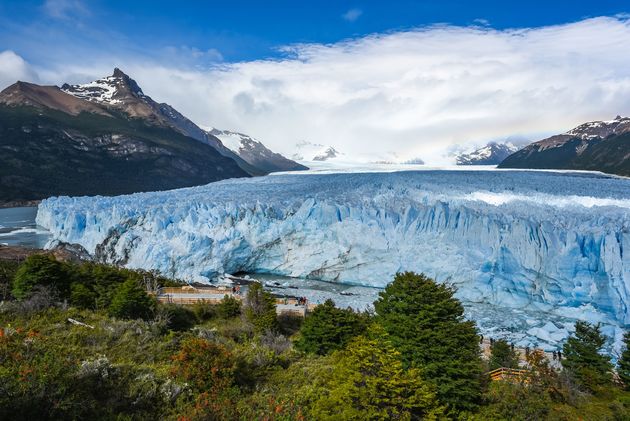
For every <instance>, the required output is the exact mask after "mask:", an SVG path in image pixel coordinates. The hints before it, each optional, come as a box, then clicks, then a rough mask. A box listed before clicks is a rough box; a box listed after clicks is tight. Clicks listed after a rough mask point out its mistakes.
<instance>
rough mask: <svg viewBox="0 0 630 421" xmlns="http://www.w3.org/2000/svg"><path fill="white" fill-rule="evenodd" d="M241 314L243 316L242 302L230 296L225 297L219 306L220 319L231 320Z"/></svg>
mask: <svg viewBox="0 0 630 421" xmlns="http://www.w3.org/2000/svg"><path fill="white" fill-rule="evenodd" d="M274 311H275V310H274ZM239 314H241V302H240V301H239V300H237V299H236V298H234V297H232V296H230V295H226V296H224V297H223V299H222V300H221V301H220V302H219V304H217V315H218V316H219V317H222V318H224V319H230V318H232V317H236V316H238V315H239Z"/></svg>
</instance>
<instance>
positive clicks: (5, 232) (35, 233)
mask: <svg viewBox="0 0 630 421" xmlns="http://www.w3.org/2000/svg"><path fill="white" fill-rule="evenodd" d="M36 216H37V207H24V208H5V209H0V244H2V245H7V246H22V247H29V248H43V247H44V245H46V242H47V241H48V240H49V239H50V233H49V232H48V231H46V230H45V229H43V228H42V227H39V226H37V224H36V223H35V217H36Z"/></svg>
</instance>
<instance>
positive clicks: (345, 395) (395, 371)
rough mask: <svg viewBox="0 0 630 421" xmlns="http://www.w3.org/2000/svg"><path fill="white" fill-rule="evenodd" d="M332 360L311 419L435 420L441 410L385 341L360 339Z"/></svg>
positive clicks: (429, 390)
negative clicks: (326, 385)
mask: <svg viewBox="0 0 630 421" xmlns="http://www.w3.org/2000/svg"><path fill="white" fill-rule="evenodd" d="M333 357H337V361H336V363H335V365H334V371H333V374H332V380H331V381H330V383H329V384H328V387H327V392H325V393H323V396H321V397H320V399H318V400H316V401H315V402H314V404H313V409H312V415H313V419H322V420H326V419H328V420H354V419H357V420H408V419H428V420H430V419H438V418H441V417H440V416H441V415H443V414H442V411H443V408H442V407H440V405H439V404H438V400H437V398H436V396H435V392H434V391H433V388H432V387H431V386H429V385H428V384H427V383H425V382H424V381H423V380H422V378H421V377H420V374H419V372H418V370H416V369H410V370H404V369H403V365H402V362H401V361H400V353H399V352H397V351H396V350H395V349H394V348H393V347H392V345H391V343H389V342H388V341H386V340H382V339H381V338H374V339H370V338H366V337H364V336H359V337H357V338H355V339H353V340H352V341H351V342H350V343H349V344H348V346H347V348H346V349H345V350H343V351H340V352H339V353H338V354H336V355H333Z"/></svg>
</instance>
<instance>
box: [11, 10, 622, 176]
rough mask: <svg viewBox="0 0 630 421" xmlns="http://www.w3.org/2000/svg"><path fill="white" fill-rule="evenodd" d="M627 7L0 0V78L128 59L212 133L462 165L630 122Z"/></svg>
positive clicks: (153, 89)
mask: <svg viewBox="0 0 630 421" xmlns="http://www.w3.org/2000/svg"><path fill="white" fill-rule="evenodd" d="M629 13H630V4H628V3H627V2H620V1H610V0H600V1H597V2H590V1H589V2H586V1H584V2H578V1H573V2H570V1H544V2H543V1H538V0H533V1H528V2H505V1H503V2H498V1H482V2H479V1H478V2H467V1H461V0H443V1H439V2H434V1H387V2H385V1H383V2H376V1H352V2H350V1H337V2H332V1H318V2H310V1H299V0H294V1H262V0H261V1H220V2H219V1H203V2H202V1H183V0H182V1H179V2H165V1H124V2H123V1H105V0H92V1H89V0H20V1H12V0H11V1H7V0H0V87H2V86H7V85H9V84H11V83H13V82H15V81H16V80H26V81H31V82H36V83H42V84H56V85H61V84H62V83H64V82H69V83H85V82H88V81H91V80H95V79H97V78H99V77H103V76H106V75H109V74H111V72H112V70H113V68H114V67H119V68H122V69H123V70H124V71H125V72H127V73H128V74H129V75H130V76H132V77H133V78H134V79H136V80H137V82H138V83H139V84H140V86H141V87H142V88H143V90H144V92H145V94H148V95H150V96H151V97H153V98H154V99H156V100H157V101H160V102H167V103H169V104H171V105H173V106H174V107H175V108H176V109H178V110H179V111H180V112H182V113H183V114H184V115H186V116H188V117H189V118H191V119H192V120H193V121H194V122H196V123H197V124H199V125H201V126H204V127H217V128H220V129H229V130H236V131H241V132H244V133H247V134H249V135H252V136H254V137H257V138H258V139H260V140H261V141H263V143H265V144H267V145H268V146H269V147H271V148H272V149H273V150H276V151H278V152H281V153H284V154H285V155H288V156H291V155H292V153H294V152H295V151H296V148H295V145H296V143H299V142H304V141H308V142H312V143H317V144H321V145H330V146H334V147H335V148H336V149H338V150H339V151H341V152H342V153H345V157H346V158H348V159H349V160H362V161H365V160H377V161H382V160H389V161H404V160H409V159H416V158H420V159H423V160H424V161H425V162H428V163H436V164H441V163H448V162H451V161H452V153H453V151H454V150H470V149H471V148H474V147H477V146H482V145H484V144H485V143H486V142H488V141H503V140H530V141H533V140H538V139H541V138H542V137H544V136H547V135H549V134H553V133H560V132H564V131H566V130H569V129H571V128H572V127H574V126H575V125H577V124H580V123H582V122H585V121H590V120H599V119H604V120H605V119H611V118H613V117H614V116H616V115H618V114H621V115H630V54H628V51H630V14H629Z"/></svg>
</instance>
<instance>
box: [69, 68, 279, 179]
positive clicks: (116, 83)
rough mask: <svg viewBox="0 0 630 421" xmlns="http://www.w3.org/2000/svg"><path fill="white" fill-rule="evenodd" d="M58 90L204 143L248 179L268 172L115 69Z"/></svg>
mask: <svg viewBox="0 0 630 421" xmlns="http://www.w3.org/2000/svg"><path fill="white" fill-rule="evenodd" d="M61 90H62V91H64V92H65V93H67V94H70V95H72V96H74V97H76V98H79V99H83V100H86V101H90V102H93V103H97V104H100V105H102V106H103V107H106V108H109V109H115V110H118V111H122V112H123V113H125V114H126V115H128V116H129V117H132V118H141V119H143V120H145V121H147V122H148V123H149V124H152V125H157V126H161V127H170V128H172V129H175V130H177V131H178V132H180V133H182V134H183V135H186V136H189V137H192V138H193V139H196V140H198V141H200V142H203V143H207V144H209V145H210V146H212V147H213V148H214V149H216V150H217V151H219V153H220V154H221V155H223V156H227V157H229V158H231V159H233V160H234V161H236V163H237V164H238V165H239V166H240V167H241V168H242V169H243V170H244V171H246V172H247V173H249V174H250V175H264V174H266V173H267V171H265V170H263V169H261V168H258V167H256V166H253V165H251V164H249V163H247V162H246V161H245V160H243V159H242V158H241V157H240V156H238V154H236V153H234V152H233V151H232V150H230V149H229V148H226V147H225V146H224V145H223V144H222V143H221V141H220V140H219V139H217V138H216V137H215V136H213V135H211V134H210V133H208V132H207V131H205V130H203V129H202V128H201V127H199V126H197V125H196V124H195V123H193V122H192V121H191V120H189V119H188V118H186V117H185V116H184V115H183V114H181V113H180V112H178V111H177V110H176V109H175V108H173V107H171V106H170V105H168V104H166V103H158V102H156V101H154V100H153V99H152V98H151V97H149V96H148V95H145V94H144V92H142V89H141V88H140V86H138V84H137V83H136V81H135V80H133V79H131V78H130V77H129V76H128V75H126V74H125V73H124V72H123V71H122V70H120V69H118V68H116V69H114V73H113V74H112V75H111V76H108V77H105V78H102V79H98V80H95V81H93V82H89V83H86V84H82V85H69V84H67V83H66V84H64V85H63V86H62V87H61Z"/></svg>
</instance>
